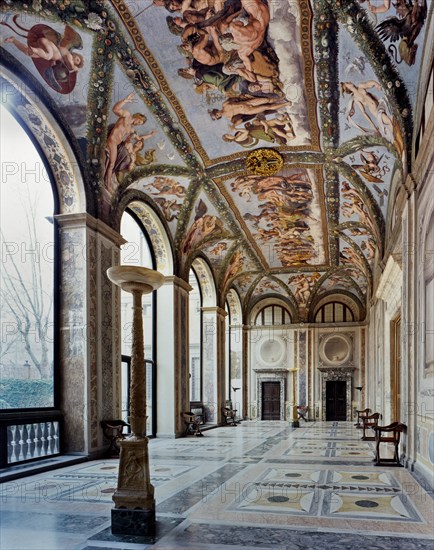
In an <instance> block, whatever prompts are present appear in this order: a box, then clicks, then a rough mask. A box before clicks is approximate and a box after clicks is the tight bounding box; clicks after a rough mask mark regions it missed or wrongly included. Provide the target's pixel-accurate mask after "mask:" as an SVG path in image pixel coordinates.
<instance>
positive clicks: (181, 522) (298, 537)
mask: <svg viewBox="0 0 434 550" xmlns="http://www.w3.org/2000/svg"><path fill="white" fill-rule="evenodd" d="M360 438H361V432H360V430H357V429H355V428H354V426H353V425H352V423H349V422H348V423H345V422H343V423H327V422H323V423H321V422H307V423H306V424H302V426H301V427H300V428H299V429H291V427H290V426H289V425H288V423H287V422H277V421H276V422H242V423H241V424H239V425H238V426H237V427H236V428H233V427H230V426H228V427H222V428H219V429H214V430H208V431H206V432H204V437H202V438H193V437H189V438H183V439H180V440H173V439H172V440H164V439H154V440H150V441H149V457H150V476H151V483H152V484H153V485H154V487H155V501H156V516H157V521H158V533H157V535H156V536H155V538H154V539H152V540H151V538H152V537H151V538H148V539H145V538H143V537H142V538H141V537H137V536H131V537H129V538H128V537H122V536H118V535H116V536H113V535H112V534H111V529H110V525H111V521H110V514H111V509H112V507H113V501H112V496H113V493H114V491H115V490H116V487H117V476H118V464H119V461H118V459H116V458H114V459H105V460H98V461H91V462H87V463H82V464H75V465H73V466H69V467H63V468H61V469H58V470H54V471H51V472H47V473H42V474H38V475H35V476H31V477H28V478H25V479H21V480H18V481H11V482H6V483H4V484H3V485H2V486H0V490H1V500H2V509H1V515H2V517H1V527H0V529H1V531H0V540H1V548H2V550H3V548H4V549H5V550H23V549H24V548H32V549H34V550H42V549H44V550H97V549H99V550H102V549H105V550H120V549H128V550H143V549H144V548H145V547H146V548H153V549H155V550H162V549H164V550H172V549H173V550H175V549H179V548H183V549H185V550H187V549H188V550H225V548H228V550H229V548H233V547H236V548H237V549H240V548H245V549H246V550H251V549H253V548H256V547H258V549H259V548H260V550H264V549H265V548H274V547H275V548H278V549H279V550H283V549H285V550H287V549H288V548H310V547H312V548H316V547H319V548H323V549H325V550H326V549H328V548H336V549H339V550H344V549H345V550H353V549H354V550H362V549H363V548H366V550H369V549H370V548H381V549H385V550H395V549H400V548H402V549H403V550H404V549H405V550H419V549H426V548H432V546H433V545H432V533H433V532H434V507H433V499H432V495H431V494H430V493H428V492H426V490H425V489H424V488H423V487H422V486H421V485H420V484H419V483H418V482H417V480H416V479H415V478H414V477H413V476H412V475H411V473H410V472H409V471H408V470H406V469H405V468H391V467H376V466H374V464H373V462H372V459H373V457H374V445H373V443H372V442H366V441H361V439H360ZM25 518H27V519H25ZM30 541H31V546H30ZM289 541H290V543H291V544H289ZM149 545H151V546H149ZM291 545H292V546H291Z"/></svg>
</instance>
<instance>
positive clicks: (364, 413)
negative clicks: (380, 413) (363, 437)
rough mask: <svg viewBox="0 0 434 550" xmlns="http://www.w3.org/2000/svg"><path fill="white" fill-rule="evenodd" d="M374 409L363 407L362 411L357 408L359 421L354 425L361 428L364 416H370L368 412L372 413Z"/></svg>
mask: <svg viewBox="0 0 434 550" xmlns="http://www.w3.org/2000/svg"><path fill="white" fill-rule="evenodd" d="M371 412H372V411H371V409H363V410H362V411H357V410H356V414H357V422H356V423H355V424H354V426H355V427H356V428H358V429H359V430H361V429H362V428H363V421H362V418H363V417H364V416H368V414H370V413H371Z"/></svg>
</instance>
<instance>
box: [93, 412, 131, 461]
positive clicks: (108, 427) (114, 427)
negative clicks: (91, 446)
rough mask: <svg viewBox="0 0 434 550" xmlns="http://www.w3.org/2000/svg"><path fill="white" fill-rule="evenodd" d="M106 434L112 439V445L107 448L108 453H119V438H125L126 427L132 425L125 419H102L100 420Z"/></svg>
mask: <svg viewBox="0 0 434 550" xmlns="http://www.w3.org/2000/svg"><path fill="white" fill-rule="evenodd" d="M100 424H101V427H102V431H103V434H104V436H105V437H106V438H107V439H108V440H109V441H110V447H109V448H108V450H107V454H108V455H109V456H111V455H112V454H115V455H119V452H120V450H121V449H120V447H119V445H118V440H119V439H125V437H126V434H124V433H123V432H124V428H125V427H129V426H130V425H129V424H128V423H127V422H125V421H124V420H101V422H100Z"/></svg>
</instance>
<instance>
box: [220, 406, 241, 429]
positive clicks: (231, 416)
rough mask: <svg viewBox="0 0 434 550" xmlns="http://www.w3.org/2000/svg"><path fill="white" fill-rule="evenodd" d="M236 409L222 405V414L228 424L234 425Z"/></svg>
mask: <svg viewBox="0 0 434 550" xmlns="http://www.w3.org/2000/svg"><path fill="white" fill-rule="evenodd" d="M236 413H237V411H236V410H234V409H231V408H229V407H222V416H223V418H224V419H225V422H226V424H227V425H228V426H236V425H237V423H236V422H235V415H236Z"/></svg>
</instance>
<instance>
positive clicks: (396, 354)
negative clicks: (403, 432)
mask: <svg viewBox="0 0 434 550" xmlns="http://www.w3.org/2000/svg"><path fill="white" fill-rule="evenodd" d="M390 340H391V341H390V351H391V353H390V362H391V364H390V389H391V394H392V399H391V405H392V410H391V416H390V419H391V421H392V422H395V421H396V422H399V420H400V410H401V388H400V383H399V382H400V373H401V317H397V318H396V319H394V320H393V321H391V323H390Z"/></svg>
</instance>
